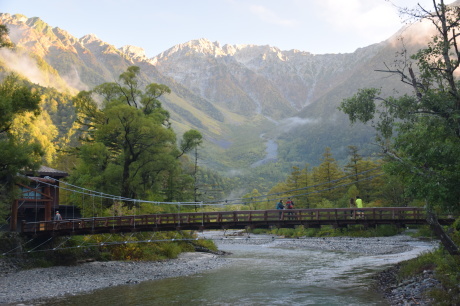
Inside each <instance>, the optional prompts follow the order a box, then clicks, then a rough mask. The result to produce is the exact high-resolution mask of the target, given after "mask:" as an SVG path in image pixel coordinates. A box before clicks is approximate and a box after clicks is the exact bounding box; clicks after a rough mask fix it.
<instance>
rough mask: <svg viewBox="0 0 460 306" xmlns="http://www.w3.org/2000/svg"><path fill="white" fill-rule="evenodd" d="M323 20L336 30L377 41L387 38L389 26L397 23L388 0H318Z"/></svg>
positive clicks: (397, 20)
mask: <svg viewBox="0 0 460 306" xmlns="http://www.w3.org/2000/svg"><path fill="white" fill-rule="evenodd" d="M317 5H319V6H320V11H321V12H322V18H323V20H324V21H325V22H326V23H328V24H329V25H330V26H332V27H334V28H335V29H336V30H337V31H340V32H343V33H353V35H357V36H359V37H364V38H368V39H369V40H372V41H379V40H384V39H386V38H388V37H387V36H388V35H387V33H388V31H389V28H392V27H394V24H399V23H400V20H399V17H398V15H397V14H396V13H395V11H396V8H395V7H394V6H392V5H390V4H389V3H388V2H385V1H381V2H379V3H377V4H376V3H375V1H369V0H347V1H337V0H323V1H318V4H317Z"/></svg>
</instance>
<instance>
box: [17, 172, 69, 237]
mask: <svg viewBox="0 0 460 306" xmlns="http://www.w3.org/2000/svg"><path fill="white" fill-rule="evenodd" d="M26 175H27V177H28V179H27V182H22V183H18V184H17V185H18V187H19V188H20V190H21V193H20V195H19V197H18V199H16V200H14V201H13V205H12V207H11V220H10V230H11V231H16V230H17V228H18V220H26V221H29V222H32V221H48V220H51V219H52V218H53V214H54V212H55V211H56V210H58V209H59V188H58V186H59V182H58V181H57V180H60V179H61V178H63V177H66V176H68V173H67V172H64V171H60V170H56V169H53V168H50V167H46V166H41V167H40V169H39V170H38V171H36V172H34V173H26Z"/></svg>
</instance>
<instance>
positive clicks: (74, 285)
mask: <svg viewBox="0 0 460 306" xmlns="http://www.w3.org/2000/svg"><path fill="white" fill-rule="evenodd" d="M225 263H226V260H225V258H224V257H222V256H219V255H214V254H209V253H201V252H200V253H182V254H181V255H180V256H179V258H178V259H171V260H165V261H159V262H132V261H131V262H130V261H123V262H122V261H110V262H89V263H84V264H80V265H78V266H56V267H51V268H38V269H31V270H22V271H15V267H14V265H12V264H11V263H8V262H5V261H4V260H3V261H1V263H0V269H2V268H3V271H0V272H2V273H0V275H1V276H0V305H4V304H10V305H17V304H23V303H27V304H28V305H31V303H33V304H34V305H40V304H43V305H44V304H46V301H45V300H46V299H50V298H58V297H62V296H66V295H75V294H79V293H85V292H90V291H93V290H97V289H101V288H106V287H111V286H120V285H129V284H137V283H140V282H143V281H149V280H156V279H162V278H168V277H177V276H185V275H191V274H195V273H199V272H201V271H204V270H208V269H216V268H218V267H221V266H223V265H224V264H225Z"/></svg>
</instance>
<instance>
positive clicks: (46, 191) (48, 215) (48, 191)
mask: <svg viewBox="0 0 460 306" xmlns="http://www.w3.org/2000/svg"><path fill="white" fill-rule="evenodd" d="M43 193H44V194H45V195H46V197H47V201H45V221H51V219H52V214H51V204H52V203H51V200H50V199H51V188H50V186H49V185H45V188H44V190H43Z"/></svg>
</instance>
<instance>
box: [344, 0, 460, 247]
mask: <svg viewBox="0 0 460 306" xmlns="http://www.w3.org/2000/svg"><path fill="white" fill-rule="evenodd" d="M433 3H434V8H433V9H434V10H433V12H430V11H428V10H426V9H424V8H422V7H421V6H419V8H418V9H416V10H407V9H406V10H404V13H406V14H409V15H410V16H412V17H414V18H417V19H420V18H421V19H423V20H427V21H429V22H431V24H432V25H433V27H434V29H435V30H436V34H435V35H434V36H433V37H432V39H431V41H430V42H428V44H427V47H426V48H424V49H421V50H419V51H418V52H417V53H416V54H414V55H413V56H412V57H411V60H412V61H415V62H412V61H407V62H403V63H402V65H399V66H396V67H394V68H391V67H388V66H387V69H386V70H384V71H385V72H387V73H391V74H394V75H396V76H398V77H399V78H401V80H402V82H403V83H405V84H407V85H409V86H410V87H411V89H412V93H411V94H406V95H402V96H398V97H392V96H390V97H386V96H385V95H384V94H383V93H382V91H381V90H380V89H375V88H370V89H362V90H359V91H358V93H357V94H356V95H355V96H353V97H351V98H348V99H345V100H344V101H343V102H342V103H341V106H340V109H341V110H342V111H344V112H345V113H346V114H348V115H349V118H350V120H351V122H356V121H361V122H364V123H367V122H369V121H371V122H373V125H374V127H375V128H376V130H377V132H378V137H377V139H378V141H379V142H380V145H381V147H382V150H383V152H384V153H385V154H386V156H387V158H388V159H389V160H390V163H388V166H387V167H386V169H387V171H388V172H389V173H391V174H397V175H399V176H401V177H402V179H403V180H404V182H406V183H407V187H408V188H407V192H409V193H410V194H412V195H413V196H415V197H416V198H419V199H423V200H425V201H426V203H427V204H428V208H429V210H430V211H431V210H432V209H438V210H440V211H443V212H454V211H455V212H458V211H459V210H460V206H459V203H460V188H458V186H459V185H460V162H459V159H458V156H459V154H460V91H459V85H460V83H459V82H458V79H457V77H456V74H455V71H456V69H457V68H458V67H459V64H460V51H459V45H458V43H457V39H458V35H459V34H458V33H459V26H460V8H459V7H457V6H446V5H445V4H444V1H443V0H441V1H439V2H438V3H436V2H435V1H433ZM414 64H415V65H416V67H417V69H414V66H415V65H414ZM457 252H458V251H457Z"/></svg>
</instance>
